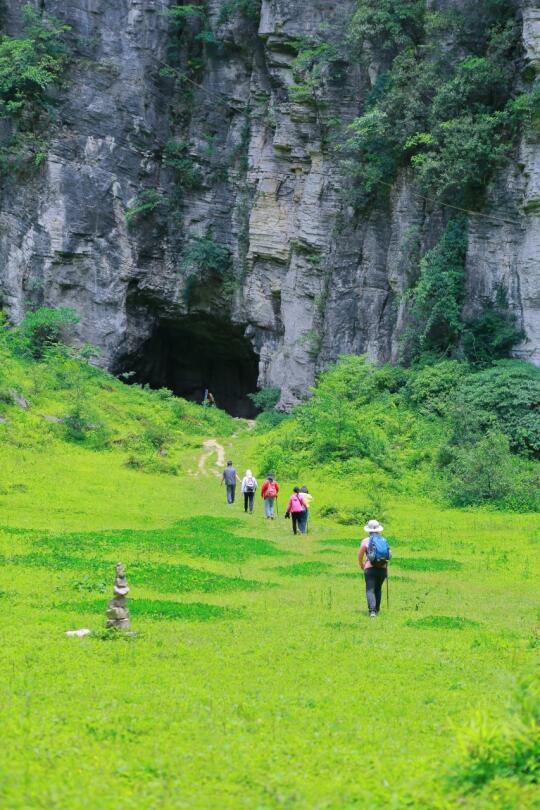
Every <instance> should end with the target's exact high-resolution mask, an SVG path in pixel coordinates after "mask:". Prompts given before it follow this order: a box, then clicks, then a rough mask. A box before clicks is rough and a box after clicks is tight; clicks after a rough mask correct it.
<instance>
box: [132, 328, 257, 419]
mask: <svg viewBox="0 0 540 810" xmlns="http://www.w3.org/2000/svg"><path fill="white" fill-rule="evenodd" d="M122 366H123V368H122V369H121V370H126V371H133V372H134V375H133V378H132V379H133V381H134V382H138V383H142V384H145V383H146V384H148V385H149V386H150V387H151V388H169V389H170V390H171V391H172V392H173V393H174V394H176V395H177V396H179V397H184V398H185V399H189V400H192V401H194V402H199V403H200V402H202V401H203V399H204V394H205V391H206V390H208V391H210V392H211V393H212V394H213V396H214V399H215V401H216V405H217V407H218V408H223V410H225V411H228V412H229V413H230V414H231V415H232V416H241V417H244V418H248V419H249V418H252V417H254V416H256V414H257V409H256V408H255V406H254V405H253V403H252V402H251V400H250V399H249V397H248V394H250V393H253V392H254V391H256V390H257V378H258V375H259V358H258V356H257V355H256V354H255V352H254V351H253V347H252V345H251V343H250V341H249V340H248V339H247V338H246V337H244V330H243V328H242V327H241V326H234V325H233V324H231V323H228V322H227V321H222V320H219V319H218V318H213V317H210V316H207V315H191V316H187V317H186V318H183V319H182V320H179V321H161V322H160V323H158V324H157V325H156V327H155V328H154V331H153V333H152V335H151V336H150V338H149V339H148V340H147V341H146V342H145V343H144V344H143V345H142V346H141V348H140V349H139V351H138V352H137V353H136V354H134V355H131V356H130V357H129V358H126V360H125V361H124V362H123V363H122Z"/></svg>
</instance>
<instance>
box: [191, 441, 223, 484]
mask: <svg viewBox="0 0 540 810" xmlns="http://www.w3.org/2000/svg"><path fill="white" fill-rule="evenodd" d="M203 447H204V453H202V454H201V456H200V458H199V464H198V469H199V474H200V475H208V470H207V468H206V462H207V461H208V459H209V458H210V456H211V455H213V454H214V453H216V454H217V460H216V462H215V464H216V467H220V468H223V467H224V466H225V448H224V447H223V445H222V444H220V443H219V442H217V441H216V440H215V439H208V441H206V442H205V443H204V444H203ZM211 472H212V473H213V475H217V476H220V475H221V472H220V471H219V470H217V469H216V470H214V469H213V470H211Z"/></svg>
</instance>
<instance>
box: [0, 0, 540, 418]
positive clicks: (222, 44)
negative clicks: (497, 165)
mask: <svg viewBox="0 0 540 810" xmlns="http://www.w3.org/2000/svg"><path fill="white" fill-rule="evenodd" d="M171 5H172V3H170V2H169V0H116V2H114V3H111V2H107V0H79V2H77V3H76V4H71V3H69V4H66V3H64V2H61V0H44V2H41V3H40V7H43V8H44V10H45V11H46V12H47V13H49V14H52V15H56V16H58V17H60V18H62V19H65V20H66V22H68V23H69V24H70V25H71V26H72V32H71V34H70V38H71V45H72V49H73V55H74V58H73V60H72V67H71V70H70V74H69V76H68V81H67V86H66V87H65V88H63V89H62V91H61V94H60V105H59V110H58V124H57V126H56V127H55V128H54V131H53V132H51V133H50V148H49V150H48V155H47V160H46V162H45V164H44V166H43V167H42V168H41V169H40V170H39V171H36V172H35V173H34V174H33V175H31V176H28V177H25V178H16V179H15V178H14V179H11V180H6V181H5V182H4V184H3V188H2V192H1V199H0V290H1V294H2V298H3V302H4V306H5V307H6V308H7V309H8V310H9V312H10V315H11V317H12V319H13V320H15V321H17V320H19V319H21V318H22V317H23V316H24V314H25V312H26V311H27V309H28V308H29V307H33V306H36V305H47V306H60V305H61V306H70V307H73V308H75V309H76V310H78V312H79V313H80V316H81V323H80V327H79V330H80V335H79V337H80V339H81V340H85V341H89V342H92V343H94V344H95V345H97V346H98V347H99V348H100V349H101V351H102V362H103V363H104V365H107V366H108V367H110V368H112V369H116V370H117V369H119V368H121V367H125V365H126V363H127V362H128V361H127V360H126V358H129V360H130V361H131V360H132V359H133V358H136V357H137V355H138V354H140V353H141V352H144V351H145V346H146V347H148V346H152V345H154V344H155V340H154V343H152V339H153V336H155V333H156V329H160V328H161V327H162V326H163V324H166V325H167V328H166V331H167V330H169V332H170V328H173V327H174V324H176V325H178V324H180V325H181V324H182V323H188V321H186V320H185V319H186V317H189V319H193V318H195V319H196V318H197V317H198V316H201V317H204V318H214V320H213V321H212V320H209V321H208V323H209V324H210V326H209V327H208V328H209V329H210V330H212V329H215V330H216V335H215V339H216V340H217V341H219V340H220V334H221V333H220V326H219V324H220V323H225V322H228V323H230V324H232V325H235V327H236V326H238V327H240V328H241V329H242V330H243V332H244V334H245V336H246V338H247V340H248V341H249V342H250V344H251V346H252V347H253V349H254V350H255V352H256V354H257V356H258V358H259V385H260V386H268V385H278V386H281V388H282V405H283V406H285V407H287V406H290V405H292V404H294V403H295V402H297V401H298V400H299V399H301V398H302V397H304V396H305V394H306V391H307V390H308V388H309V386H310V385H311V384H312V383H313V381H314V379H315V375H316V373H317V371H319V370H320V369H321V368H324V367H325V366H326V365H327V364H328V363H330V362H332V361H334V360H335V359H336V358H337V357H338V356H339V354H340V353H344V352H354V353H363V352H366V353H367V354H368V355H369V356H370V357H371V358H373V359H374V360H376V361H386V360H395V359H397V357H398V354H399V346H400V334H401V332H402V329H403V326H404V324H405V323H406V318H407V312H406V308H405V306H404V304H403V293H404V292H405V291H406V290H407V288H408V287H409V286H410V284H411V281H412V274H413V267H412V266H411V262H410V259H409V252H410V251H409V250H408V244H409V242H410V240H411V239H412V238H413V237H414V238H418V239H420V241H421V243H422V245H423V246H424V247H425V248H429V247H430V246H431V245H432V244H433V243H434V241H435V240H436V238H437V237H438V235H439V234H440V228H441V222H440V221H438V218H437V214H431V215H430V217H429V218H428V217H427V215H426V210H425V207H426V206H425V202H424V201H423V200H422V199H421V198H420V197H419V195H418V194H417V193H416V192H415V188H414V185H413V183H412V180H411V178H410V177H409V176H408V175H407V174H404V175H402V176H401V177H400V178H399V180H398V182H397V183H396V184H395V186H394V188H393V190H392V192H391V197H390V204H389V206H388V209H387V210H385V211H382V210H377V209H374V210H373V211H372V212H371V213H370V214H369V215H367V216H364V217H362V218H358V217H356V216H355V215H354V214H353V212H352V211H350V210H349V209H348V208H347V206H346V205H345V204H344V202H343V196H342V194H341V189H340V185H341V184H340V171H339V165H338V161H337V159H336V156H335V153H334V150H333V149H332V147H331V139H332V133H333V129H334V123H333V122H334V120H335V119H339V120H340V121H341V122H342V123H344V124H346V123H347V122H348V121H350V120H352V119H353V118H354V117H355V116H356V115H358V113H359V111H360V110H361V108H362V103H363V100H364V99H365V96H366V93H367V91H368V90H369V88H370V86H371V81H372V80H373V78H374V76H375V75H376V73H377V70H378V69H379V68H378V66H377V54H374V59H373V64H372V65H371V66H370V67H369V69H362V68H361V67H359V66H356V65H354V64H343V65H340V64H339V63H336V64H335V65H333V66H332V70H331V71H330V73H329V75H328V76H327V77H326V79H325V98H324V104H319V103H317V101H315V102H314V103H306V102H304V101H295V100H294V99H293V98H292V97H291V94H290V93H289V92H288V88H289V87H290V86H291V84H293V83H294V76H293V61H294V59H295V55H296V53H297V46H296V44H295V43H296V42H297V40H299V39H300V38H305V37H306V36H310V35H316V34H317V32H319V31H320V30H321V28H322V27H325V26H326V28H328V27H330V28H331V29H335V30H336V31H341V32H343V31H344V30H345V29H346V27H347V25H348V21H349V19H350V17H351V15H352V12H353V9H354V5H355V3H354V0H342V2H340V3H332V4H329V3H328V2H327V0H313V1H312V2H310V3H306V2H302V1H301V0H262V5H261V9H260V15H258V19H257V20H254V19H250V18H249V16H246V15H242V14H240V13H230V9H231V4H230V2H229V0H209V2H208V4H207V13H208V19H209V26H210V29H211V31H212V32H213V36H214V38H215V41H213V42H210V41H209V42H207V44H205V45H204V46H203V45H202V44H201V31H200V30H198V31H197V30H196V27H195V29H194V23H193V22H190V21H188V22H187V23H186V24H185V28H184V32H183V33H182V34H175V33H174V31H173V30H172V24H171V21H170V19H169V18H167V16H165V15H164V12H165V11H166V10H167V8H169V7H170V6H171ZM535 5H536V4H535V3H530V2H524V8H523V20H524V24H523V40H524V47H525V50H526V54H527V59H528V60H529V62H530V63H531V64H535V65H540V12H539V11H538V9H537V8H535ZM20 8H21V4H20V3H19V2H15V1H14V0H6V2H5V13H4V27H5V30H6V31H7V32H8V33H10V34H17V33H19V32H20V31H21V17H20ZM171 44H174V45H175V46H176V47H177V50H178V51H179V53H180V56H179V60H180V64H181V65H184V66H185V64H187V60H191V64H192V63H193V62H194V60H198V63H199V64H198V66H197V67H196V69H194V71H192V72H191V73H188V79H187V80H184V81H180V82H179V81H174V79H171V78H167V77H166V76H163V75H161V71H162V68H163V67H164V66H165V65H166V64H168V63H169V62H170V49H171ZM182 60H183V61H182ZM170 141H173V142H175V143H181V144H182V148H183V149H184V150H185V156H186V159H187V160H188V161H190V162H191V163H192V164H193V165H194V166H196V167H197V172H198V181H197V182H192V183H186V182H184V183H182V179H181V178H179V176H178V173H177V172H176V173H175V171H174V170H173V169H172V168H171V167H170V166H167V165H166V163H165V164H164V162H163V154H164V150H165V149H166V145H167V143H168V142H170ZM144 189H147V190H148V189H152V190H156V191H157V193H158V194H160V195H163V199H164V200H165V199H166V200H168V204H167V205H165V204H163V205H161V204H160V205H158V206H157V207H156V210H155V211H153V212H152V213H151V215H150V216H148V217H147V218H141V219H140V220H137V221H136V222H135V225H134V227H132V228H128V225H127V224H126V216H125V215H126V211H127V210H128V209H129V207H130V206H133V204H134V201H135V200H136V198H137V196H138V195H139V194H140V192H141V191H142V190H144ZM539 211H540V146H539V144H538V143H530V142H525V141H524V142H523V143H522V144H521V145H520V148H519V157H518V160H517V162H516V163H515V164H513V165H512V166H511V168H509V169H508V170H507V171H506V172H505V173H504V174H503V175H501V176H499V177H498V178H497V179H496V182H494V184H493V185H492V188H491V189H490V192H489V201H488V208H487V209H486V213H488V214H489V213H492V214H493V216H494V217H495V218H487V217H485V216H475V217H473V218H472V223H471V228H470V245H469V251H468V258H467V277H468V297H467V309H468V311H470V312H473V311H474V310H475V308H477V307H478V306H479V304H480V302H481V301H482V299H484V298H493V296H494V294H495V292H496V290H497V288H498V287H499V286H501V285H502V287H503V288H504V289H505V290H506V292H507V296H508V300H509V303H510V305H511V307H512V308H513V309H514V310H515V311H516V313H517V314H518V316H519V319H520V321H521V323H522V324H523V326H524V329H525V332H526V334H527V341H526V342H525V343H524V344H523V345H522V346H521V347H520V348H519V353H520V354H521V355H522V356H524V357H527V358H530V359H532V360H533V361H535V362H537V363H540V224H539V218H538V214H539ZM439 219H440V217H439ZM200 240H206V242H204V244H210V243H211V244H215V245H219V246H220V247H225V248H227V250H228V251H230V255H231V257H232V259H231V261H232V265H231V266H232V273H233V277H234V283H232V284H231V283H226V280H224V278H223V277H221V276H220V274H219V273H217V272H216V271H215V268H214V269H213V268H212V267H211V266H210V264H211V263H210V264H208V263H207V264H208V266H206V265H205V263H204V261H201V262H199V263H198V264H197V262H196V261H195V262H194V261H191V265H190V266H189V267H188V269H187V270H186V266H187V265H189V261H186V257H187V258H188V259H189V257H190V256H191V255H192V254H190V252H189V250H190V245H197V244H200V245H202V244H203V242H201V241H200ZM189 322H191V320H190V321H189ZM212 324H213V326H212ZM171 325H173V326H172V327H171ZM174 328H176V327H174ZM179 328H180V331H181V332H182V330H183V327H182V326H180V327H179ZM184 331H185V330H184ZM169 332H167V333H169ZM182 333H183V332H182ZM235 334H236V333H235ZM235 339H236V338H235ZM223 341H226V336H224V337H223ZM178 351H179V352H180V353H181V352H182V351H186V352H189V347H186V348H185V350H183V349H182V346H180V345H179V347H178ZM238 356H239V357H240V356H243V355H242V352H240V351H239V354H238Z"/></svg>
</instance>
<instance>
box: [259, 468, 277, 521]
mask: <svg viewBox="0 0 540 810" xmlns="http://www.w3.org/2000/svg"><path fill="white" fill-rule="evenodd" d="M278 493H279V484H278V482H277V481H274V476H273V475H267V476H266V480H265V482H264V484H263V485H262V487H261V498H262V499H263V501H264V514H265V515H266V519H267V520H274V504H275V503H276V502H277V497H278Z"/></svg>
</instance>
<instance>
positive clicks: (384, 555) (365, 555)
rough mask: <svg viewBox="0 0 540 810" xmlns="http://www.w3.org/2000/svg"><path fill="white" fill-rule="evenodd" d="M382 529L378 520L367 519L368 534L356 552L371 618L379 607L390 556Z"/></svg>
mask: <svg viewBox="0 0 540 810" xmlns="http://www.w3.org/2000/svg"><path fill="white" fill-rule="evenodd" d="M383 529H384V527H383V526H381V524H380V523H379V521H378V520H370V521H368V523H367V525H366V526H364V531H365V532H366V533H367V535H368V536H367V537H365V538H364V539H363V540H362V542H361V543H360V550H359V552H358V563H359V565H360V568H361V569H362V570H363V572H364V579H365V580H366V597H367V603H368V611H369V615H370V616H371V617H372V618H374V617H376V616H377V614H378V612H379V610H380V609H381V594H382V586H383V584H384V580H385V579H386V578H387V576H388V563H389V561H390V559H391V558H392V552H391V551H390V546H389V545H388V541H387V540H386V538H384V537H383V536H382V532H383Z"/></svg>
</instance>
